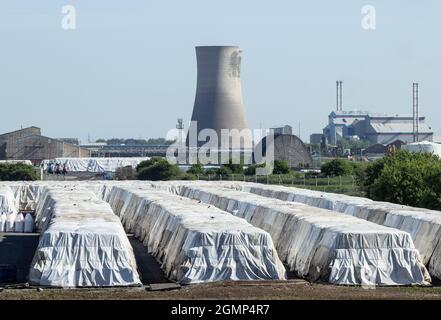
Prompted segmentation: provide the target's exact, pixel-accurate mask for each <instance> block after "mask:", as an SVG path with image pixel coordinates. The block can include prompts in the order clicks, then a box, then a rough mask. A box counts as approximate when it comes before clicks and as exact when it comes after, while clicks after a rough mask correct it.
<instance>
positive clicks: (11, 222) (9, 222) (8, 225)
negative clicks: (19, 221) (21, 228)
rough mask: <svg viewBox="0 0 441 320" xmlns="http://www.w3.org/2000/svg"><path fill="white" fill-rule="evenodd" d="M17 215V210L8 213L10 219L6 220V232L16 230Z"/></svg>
mask: <svg viewBox="0 0 441 320" xmlns="http://www.w3.org/2000/svg"><path fill="white" fill-rule="evenodd" d="M16 217H17V214H16V213H15V212H12V213H9V214H8V220H7V221H6V232H14V229H15V228H14V227H15V218H16Z"/></svg>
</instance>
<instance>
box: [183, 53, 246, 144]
mask: <svg viewBox="0 0 441 320" xmlns="http://www.w3.org/2000/svg"><path fill="white" fill-rule="evenodd" d="M196 57H197V68H198V73H197V89H196V98H195V102H194V108H193V114H192V117H191V121H192V122H191V124H190V128H189V134H188V135H187V146H190V147H192V146H193V147H195V146H196V144H197V146H198V147H200V146H202V145H203V144H205V143H206V141H208V140H209V139H208V138H206V139H205V140H203V141H198V142H197V143H196V141H195V139H196V140H197V138H195V137H194V133H197V136H199V133H200V132H201V130H203V129H213V130H215V131H216V133H217V136H218V137H219V139H218V141H217V142H218V143H217V145H218V148H221V149H226V148H224V146H225V142H228V140H229V145H230V146H229V149H250V148H252V137H251V134H248V135H245V136H242V138H241V139H240V140H239V141H240V142H239V141H237V139H236V140H234V139H228V140H225V139H224V141H223V142H222V138H221V129H228V130H231V129H237V130H239V131H242V130H243V129H248V126H247V124H246V121H245V115H244V108H243V101H242V89H241V83H240V64H241V50H240V48H239V47H234V46H208V47H207V46H204V47H196ZM192 130H193V131H192ZM246 131H248V132H249V133H250V131H249V130H246ZM192 132H193V136H192ZM197 136H196V137H197ZM224 137H225V136H224ZM189 139H190V140H191V141H190V142H189Z"/></svg>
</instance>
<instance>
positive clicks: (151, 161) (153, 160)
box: [136, 157, 164, 172]
mask: <svg viewBox="0 0 441 320" xmlns="http://www.w3.org/2000/svg"><path fill="white" fill-rule="evenodd" d="M163 159H164V158H161V157H152V158H150V159H148V160H144V161H141V162H140V163H139V164H138V165H137V166H136V172H140V171H141V170H142V169H144V168H147V167H150V166H152V165H154V164H155V163H157V162H159V161H161V160H163Z"/></svg>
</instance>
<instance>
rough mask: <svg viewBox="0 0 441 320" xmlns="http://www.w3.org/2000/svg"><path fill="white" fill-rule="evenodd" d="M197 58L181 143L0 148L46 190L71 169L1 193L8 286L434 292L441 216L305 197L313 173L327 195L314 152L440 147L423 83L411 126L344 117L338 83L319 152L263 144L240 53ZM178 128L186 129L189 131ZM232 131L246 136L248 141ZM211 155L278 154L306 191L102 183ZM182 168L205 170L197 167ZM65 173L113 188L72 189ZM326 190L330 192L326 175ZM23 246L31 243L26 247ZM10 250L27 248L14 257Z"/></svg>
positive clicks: (317, 194) (199, 52) (206, 50)
mask: <svg viewBox="0 0 441 320" xmlns="http://www.w3.org/2000/svg"><path fill="white" fill-rule="evenodd" d="M196 57H197V86H196V96H195V101H194V107H193V112H192V115H191V124H190V127H189V128H188V134H187V135H186V138H185V143H184V141H183V139H181V140H179V139H178V141H174V144H173V145H156V146H151V145H150V146H147V145H137V144H133V145H125V144H121V145H112V144H106V143H92V144H90V143H89V144H83V145H77V144H73V143H70V142H66V141H65V140H60V139H52V138H48V137H45V136H42V135H41V130H40V129H39V128H37V127H30V128H25V129H20V130H18V131H14V132H10V133H6V134H3V135H0V159H3V160H5V161H6V162H7V161H10V162H12V161H17V160H26V161H28V162H27V163H32V164H34V165H37V166H38V167H37V168H38V170H40V171H39V172H40V173H41V177H42V178H43V177H45V176H44V174H43V173H46V172H51V173H53V171H54V170H55V171H57V170H58V173H59V171H60V167H63V168H64V169H65V168H68V170H66V172H64V171H63V176H62V177H56V178H53V177H50V178H49V179H46V180H47V181H5V182H1V183H0V266H3V267H2V268H0V283H8V284H15V285H17V283H26V284H27V286H29V287H30V288H39V289H41V288H86V289H87V288H99V289H101V290H104V288H109V287H112V288H113V287H118V288H132V289H133V288H139V287H143V286H146V287H147V288H148V290H156V289H157V290H171V289H172V290H178V289H180V288H181V287H182V286H191V285H194V284H211V283H220V282H222V283H230V282H256V281H263V280H264V281H269V282H275V281H278V282H281V283H285V282H288V281H291V280H293V279H296V280H299V279H300V280H302V281H305V282H308V283H325V284H332V285H336V286H348V285H350V286H382V287H383V286H384V287H389V286H393V287H395V286H422V287H424V286H430V285H431V283H432V281H434V280H435V279H440V278H441V242H440V241H438V240H439V234H440V232H441V213H440V212H439V211H435V210H429V209H423V208H417V207H411V206H403V205H399V204H394V203H390V202H386V201H374V200H371V199H367V198H364V197H358V196H357V197H355V196H348V195H344V194H336V193H329V192H325V191H323V192H322V191H319V190H307V189H306V177H307V174H310V173H312V174H315V175H314V176H313V177H314V178H315V187H318V174H317V171H319V170H315V171H314V170H312V171H309V169H314V168H313V165H314V163H313V162H314V159H313V156H312V152H311V151H312V149H311V145H313V144H314V142H317V143H318V144H323V145H324V147H325V148H327V147H329V146H332V145H337V144H338V143H339V142H341V141H343V140H345V141H360V140H363V141H366V142H368V143H369V144H370V146H369V147H367V148H366V149H365V150H364V151H365V152H367V153H368V152H376V151H375V150H379V149H381V150H380V152H382V153H383V154H384V153H386V151H387V150H386V149H387V148H388V147H389V146H391V145H393V146H400V147H401V145H404V144H406V143H410V142H416V143H418V142H420V141H423V140H424V141H432V140H433V134H434V133H433V130H432V129H431V128H430V127H429V125H428V124H427V123H426V122H425V120H426V119H425V117H424V116H420V115H419V108H418V85H417V84H414V85H413V89H414V91H413V94H414V101H413V102H414V103H413V107H414V109H413V113H414V114H413V116H407V115H399V114H376V113H370V112H368V111H358V110H348V111H346V110H343V107H342V106H343V104H342V99H343V97H342V81H337V106H336V110H334V111H332V112H331V113H330V115H329V117H328V124H327V125H326V127H325V128H324V129H323V133H322V134H321V133H320V134H315V135H313V136H312V137H311V141H310V144H309V145H307V144H305V143H304V142H303V141H302V140H301V139H300V137H299V136H296V135H294V134H293V128H292V126H290V125H284V126H275V127H273V128H270V130H269V131H268V134H267V135H266V136H264V137H261V139H259V140H257V141H256V140H254V139H253V136H252V135H251V134H249V132H250V130H249V128H248V125H247V122H246V117H245V109H244V105H243V101H242V91H241V78H240V72H241V70H240V67H241V60H242V51H241V49H240V48H239V47H237V46H209V47H196ZM176 128H177V129H178V130H181V131H182V130H183V129H184V125H183V121H182V119H179V120H178V124H177V126H176ZM223 130H227V131H228V132H239V138H240V139H235V138H234V137H231V136H225V135H224V134H223ZM213 132H214V134H215V135H216V136H217V137H220V139H218V140H217V141H216V143H215V144H213V141H210V140H211V138H210V133H213ZM181 133H182V132H181ZM299 135H300V134H299ZM200 137H202V139H200ZM207 142H211V143H212V144H211V145H210V146H211V148H212V152H220V153H222V152H228V153H229V154H230V152H231V154H232V155H233V154H234V152H237V153H239V154H240V155H244V154H248V155H249V157H250V159H251V160H252V161H251V162H250V163H247V164H246V166H249V167H252V166H253V165H260V163H258V161H257V159H256V157H257V155H260V152H261V153H262V155H263V156H264V157H265V156H268V154H270V151H271V155H272V157H271V158H270V159H269V161H271V164H272V165H273V166H274V167H275V164H276V162H278V163H279V164H286V167H285V172H287V175H289V178H290V179H291V181H294V179H295V175H296V174H298V173H300V172H303V174H304V175H303V181H304V186H305V188H295V187H287V186H284V184H285V183H284V182H283V180H282V176H283V174H277V177H278V179H279V180H278V184H279V185H271V184H270V183H269V177H270V173H267V174H266V181H267V182H266V184H262V183H258V180H257V179H258V174H257V171H256V173H253V174H252V175H253V176H252V178H253V179H255V182H247V181H246V176H245V173H243V172H244V171H243V168H244V165H243V164H242V163H240V166H241V167H240V168H239V169H240V172H241V177H240V178H242V179H243V181H235V180H234V174H232V175H231V181H228V180H229V179H228V178H229V176H228V175H227V176H226V177H225V176H222V174H215V175H214V176H215V177H216V176H218V181H202V180H199V175H197V176H196V175H194V176H191V175H188V176H185V178H186V179H177V180H174V181H159V180H173V179H171V178H169V177H166V178H163V176H161V175H159V176H158V177H155V179H144V180H148V181H140V180H143V179H140V180H139V181H137V180H135V178H133V177H132V178H130V179H129V178H127V179H120V180H118V179H113V177H110V178H107V177H106V176H105V175H104V173H106V172H116V171H118V170H120V169H121V168H128V167H129V168H130V170H131V172H136V174H138V176H136V175H135V177H139V174H140V172H137V170H138V169H139V168H138V167H139V166H140V165H142V164H145V163H149V164H150V165H152V167H154V168H155V169H156V170H160V169H163V168H167V163H166V162H164V161H163V162H157V163H155V162H154V161H156V160H154V158H152V156H155V157H157V156H160V157H165V156H166V155H168V152H169V148H175V149H176V148H177V150H178V151H179V149H180V148H182V147H184V148H185V152H188V153H189V154H190V152H191V151H192V150H196V151H199V150H201V149H202V150H204V149H203V148H204V146H206V143H207ZM180 143H181V144H180ZM379 146H380V147H379ZM386 146H387V147H386ZM369 148H370V149H369ZM175 149H173V153H174V152H175V151H176V150H175ZM412 150H413V149H412ZM412 150H411V151H412ZM205 151H206V150H204V152H205ZM258 152H259V154H258ZM323 153H324V152H323ZM186 160H187V161H188V162H189V164H190V165H193V164H196V166H197V165H201V168H200V169H201V170H203V169H205V168H204V166H203V165H205V163H202V164H201V163H200V162H199V159H196V162H191V160H192V159H191V158H190V157H188V158H186ZM193 160H194V159H193ZM158 161H159V160H158ZM227 164H229V165H230V162H228V163H227ZM231 165H232V164H231ZM54 168H55V169H54ZM150 168H151V167H150ZM173 168H174V169H176V170H177V171H179V168H178V167H173ZM256 168H257V166H256ZM256 168H254V169H255V170H256ZM64 169H63V170H64ZM193 169H194V168H193ZM220 169H222V167H221V168H220ZM224 169H225V168H224ZM247 169H248V167H247ZM148 170H150V169H147V170H145V171H144V173H145V172H147V171H148ZM302 170H306V171H302ZM67 172H70V173H77V172H91V173H94V174H95V173H99V174H103V176H102V177H101V176H100V177H101V178H100V179H98V180H99V181H68V179H67V178H69V174H67ZM141 172H142V171H141ZM242 173H243V174H242ZM66 175H67V177H66ZM180 177H182V176H180ZM211 178H212V177H211V176H210V174H208V179H207V180H210V179H211ZM223 178H224V179H225V178H226V180H227V181H223V180H222V179H223ZM339 178H340V184H341V176H340V177H339ZM43 180H45V179H43ZM83 180H92V179H89V178H88V179H83ZM110 180H113V181H110ZM122 180H126V181H122ZM188 180H198V181H188ZM327 181H328V186H329V183H330V177H329V176H328V177H327ZM353 183H354V182H353ZM291 184H293V182H291ZM23 234H28V235H27V238H26V239H27V240H26V241H27V242H26V243H24V242H22V240H21V239H22V238H21V236H23ZM129 235H130V237H131V238H130V239H129ZM11 244H12V246H14V248H18V249H17V250H9V247H8V246H9V245H11ZM2 253H4V254H2ZM85 257H86V258H85ZM155 288H156V289H155ZM158 288H159V289H158Z"/></svg>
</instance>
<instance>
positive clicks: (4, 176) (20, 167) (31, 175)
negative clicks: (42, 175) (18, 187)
mask: <svg viewBox="0 0 441 320" xmlns="http://www.w3.org/2000/svg"><path fill="white" fill-rule="evenodd" d="M37 179H38V175H37V172H36V171H35V168H34V167H33V166H30V165H27V164H23V163H4V164H0V181H34V180H37Z"/></svg>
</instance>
